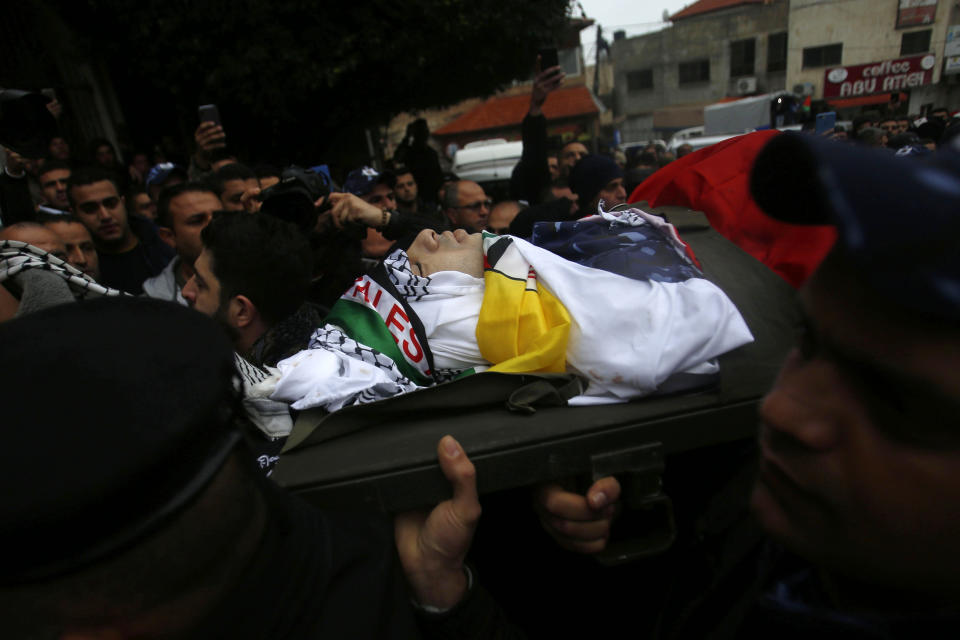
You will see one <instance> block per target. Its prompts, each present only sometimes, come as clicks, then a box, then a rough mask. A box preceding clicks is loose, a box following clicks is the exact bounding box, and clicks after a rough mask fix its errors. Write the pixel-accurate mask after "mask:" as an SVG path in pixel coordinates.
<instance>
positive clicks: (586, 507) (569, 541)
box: [534, 476, 620, 554]
mask: <svg viewBox="0 0 960 640" xmlns="http://www.w3.org/2000/svg"><path fill="white" fill-rule="evenodd" d="M619 501H620V483H619V482H617V479H616V478H614V477H613V476H608V477H606V478H600V479H599V480H597V481H596V482H594V483H593V485H592V486H591V487H590V488H589V489H588V490H587V493H586V495H580V494H577V493H572V492H570V491H567V490H566V489H564V488H563V487H561V486H560V485H558V484H555V483H550V484H543V485H540V486H539V487H537V489H536V491H535V493H534V509H535V510H536V512H537V515H538V516H539V517H540V524H541V525H543V528H544V529H545V530H546V532H547V533H548V534H549V535H550V537H551V538H553V539H554V540H556V542H557V544H559V545H560V546H561V547H563V548H564V549H567V550H568V551H575V552H577V553H585V554H592V553H598V552H600V551H603V549H604V548H605V547H606V546H607V542H608V541H609V540H610V528H611V525H612V524H613V520H614V519H615V518H616V516H617V513H618V512H619V509H620V503H619Z"/></svg>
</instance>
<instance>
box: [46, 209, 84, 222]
mask: <svg viewBox="0 0 960 640" xmlns="http://www.w3.org/2000/svg"><path fill="white" fill-rule="evenodd" d="M34 219H35V220H36V221H37V222H39V223H40V224H48V223H51V222H76V223H77V224H83V223H82V222H80V220H79V219H78V218H77V216H75V215H73V214H72V213H44V212H43V211H38V212H37V215H36V217H35V218H34Z"/></svg>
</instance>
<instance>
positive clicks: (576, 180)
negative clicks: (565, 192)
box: [568, 155, 623, 215]
mask: <svg viewBox="0 0 960 640" xmlns="http://www.w3.org/2000/svg"><path fill="white" fill-rule="evenodd" d="M622 177H623V169H621V168H620V165H618V164H617V163H616V162H614V161H613V160H611V159H610V158H608V157H606V156H594V155H590V156H584V157H582V158H580V160H579V161H577V164H575V165H573V168H572V169H571V170H570V178H569V180H568V181H569V184H570V190H571V191H573V192H574V193H575V194H577V198H579V200H580V206H581V207H586V206H587V205H589V204H590V201H591V200H593V199H594V198H595V197H596V196H597V194H598V193H600V190H601V189H603V188H604V187H605V186H607V183H609V182H610V181H611V180H616V179H617V178H622ZM595 213H596V211H587V212H586V214H585V215H593V214H595Z"/></svg>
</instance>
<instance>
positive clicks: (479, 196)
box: [443, 180, 493, 233]
mask: <svg viewBox="0 0 960 640" xmlns="http://www.w3.org/2000/svg"><path fill="white" fill-rule="evenodd" d="M443 205H444V211H443V214H444V215H445V216H446V218H447V220H449V221H450V226H451V227H452V228H453V229H464V230H466V231H467V232H468V233H480V232H481V231H483V230H484V229H486V228H487V219H488V218H489V217H490V208H491V207H492V206H493V201H492V200H490V198H488V197H487V194H486V193H484V191H483V187H481V186H480V185H479V184H477V183H476V182H473V181H471V180H459V181H457V182H454V183H453V184H451V185H450V186H448V187H447V191H446V194H445V195H444V202H443Z"/></svg>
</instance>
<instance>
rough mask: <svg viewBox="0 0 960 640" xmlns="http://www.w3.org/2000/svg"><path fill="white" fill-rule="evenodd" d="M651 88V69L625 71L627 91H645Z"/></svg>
mask: <svg viewBox="0 0 960 640" xmlns="http://www.w3.org/2000/svg"><path fill="white" fill-rule="evenodd" d="M647 89H653V69H641V70H639V71H628V72H627V91H628V92H631V93H632V92H634V91H645V90H647Z"/></svg>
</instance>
